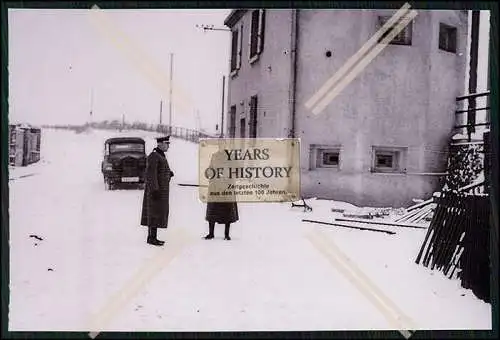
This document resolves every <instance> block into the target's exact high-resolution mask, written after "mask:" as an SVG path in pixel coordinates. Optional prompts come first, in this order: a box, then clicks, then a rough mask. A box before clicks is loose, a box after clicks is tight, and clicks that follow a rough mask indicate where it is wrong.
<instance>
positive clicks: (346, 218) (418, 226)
mask: <svg viewBox="0 0 500 340" xmlns="http://www.w3.org/2000/svg"><path fill="white" fill-rule="evenodd" d="M335 221H346V222H359V223H367V224H381V225H390V226H393V227H403V228H416V229H427V227H424V226H421V225H417V224H409V223H395V222H389V221H374V220H363V219H359V218H349V217H337V218H336V219H335Z"/></svg>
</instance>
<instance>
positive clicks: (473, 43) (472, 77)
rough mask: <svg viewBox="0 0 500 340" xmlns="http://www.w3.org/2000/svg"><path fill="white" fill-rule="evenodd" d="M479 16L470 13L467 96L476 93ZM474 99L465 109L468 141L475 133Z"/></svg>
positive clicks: (475, 13)
mask: <svg viewBox="0 0 500 340" xmlns="http://www.w3.org/2000/svg"><path fill="white" fill-rule="evenodd" d="M479 15H480V11H472V21H471V38H470V63H469V94H474V93H476V92H477V63H478V55H479V24H480V23H479ZM475 122H476V97H473V98H469V105H468V108H467V136H468V139H469V141H470V139H471V134H472V133H474V132H476V129H475V127H474V124H475Z"/></svg>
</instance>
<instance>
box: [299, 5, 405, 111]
mask: <svg viewBox="0 0 500 340" xmlns="http://www.w3.org/2000/svg"><path fill="white" fill-rule="evenodd" d="M409 8H410V5H409V4H408V3H406V4H404V5H403V7H401V8H400V9H399V10H398V11H397V12H396V13H394V15H393V16H392V17H391V18H390V19H389V20H388V21H387V22H386V23H385V24H384V25H383V26H382V27H381V28H380V29H379V30H378V31H377V32H376V33H375V34H374V35H373V36H372V37H371V38H370V39H369V40H368V41H367V42H366V43H365V44H364V45H363V46H362V47H361V48H360V49H359V50H358V52H356V53H355V54H354V55H353V56H352V57H351V58H349V60H347V62H346V63H345V64H344V65H343V66H342V67H341V68H340V69H339V70H338V71H337V72H336V73H335V74H334V75H333V76H332V77H331V78H330V79H328V80H327V81H326V82H325V84H324V85H323V86H322V87H321V88H320V89H319V90H318V91H317V92H316V93H315V94H314V95H313V96H312V97H311V98H310V99H309V100H308V101H307V102H306V104H305V105H306V107H307V108H308V109H311V108H312V107H313V106H314V105H316V103H317V102H318V101H319V100H320V98H321V97H322V96H324V95H325V94H326V93H327V92H328V90H329V89H330V88H331V87H332V86H333V85H335V83H337V82H338V81H339V80H340V79H341V78H342V77H343V76H344V75H345V73H346V72H348V71H349V69H350V68H351V67H352V66H353V65H354V64H356V63H357V62H358V61H359V60H360V59H361V58H362V57H363V55H365V54H366V52H367V51H368V50H370V49H371V48H372V47H373V46H374V45H375V44H377V41H378V40H379V38H381V37H382V36H383V35H384V34H385V33H386V32H387V31H388V30H389V29H391V27H392V26H394V24H395V23H396V22H398V21H399V19H401V17H402V16H403V15H405V14H406V13H407V12H408V9H409Z"/></svg>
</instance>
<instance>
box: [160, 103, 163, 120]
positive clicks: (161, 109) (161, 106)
mask: <svg viewBox="0 0 500 340" xmlns="http://www.w3.org/2000/svg"><path fill="white" fill-rule="evenodd" d="M162 111H163V100H160V125H161V124H162Z"/></svg>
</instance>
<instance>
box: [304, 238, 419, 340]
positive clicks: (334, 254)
mask: <svg viewBox="0 0 500 340" xmlns="http://www.w3.org/2000/svg"><path fill="white" fill-rule="evenodd" d="M306 238H307V239H308V240H309V241H310V242H311V243H312V244H313V245H314V246H315V247H316V249H317V250H318V251H319V252H320V253H321V254H323V256H325V257H326V258H327V260H328V261H329V262H330V263H331V264H332V265H334V266H335V268H336V269H337V270H338V271H339V272H341V273H342V274H343V275H345V277H346V278H347V279H348V280H349V281H351V282H352V283H353V284H354V285H355V286H356V288H357V289H358V290H359V291H360V292H361V293H362V294H364V295H365V297H366V298H367V299H368V300H370V302H371V303H372V304H373V305H374V306H375V307H377V308H378V309H379V311H380V312H381V313H382V314H383V315H384V316H385V318H386V319H387V320H388V321H389V322H390V323H391V324H392V325H393V326H394V327H395V329H397V330H398V331H399V332H401V334H403V336H404V337H405V338H407V339H408V338H409V337H411V335H412V332H411V331H410V330H412V329H417V327H416V325H415V323H414V322H413V321H412V320H411V319H410V318H409V317H408V316H406V315H405V314H404V313H403V312H402V311H401V310H400V309H399V308H398V307H397V306H396V305H395V304H394V303H393V302H392V301H391V300H390V299H389V298H388V297H387V296H385V295H384V294H383V293H382V291H381V290H380V289H379V288H378V287H377V286H376V285H375V284H374V283H373V282H371V280H370V279H369V278H368V277H367V276H366V275H365V274H364V273H363V272H362V271H361V270H360V269H359V268H357V266H356V265H355V264H354V263H353V262H352V261H351V260H350V259H349V258H348V257H347V256H346V255H345V254H344V253H342V251H341V250H340V249H339V248H338V246H337V245H335V243H334V242H333V241H332V240H331V239H328V238H327V236H326V235H325V234H324V233H322V232H319V231H313V232H311V233H310V234H309V235H308V236H306Z"/></svg>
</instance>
